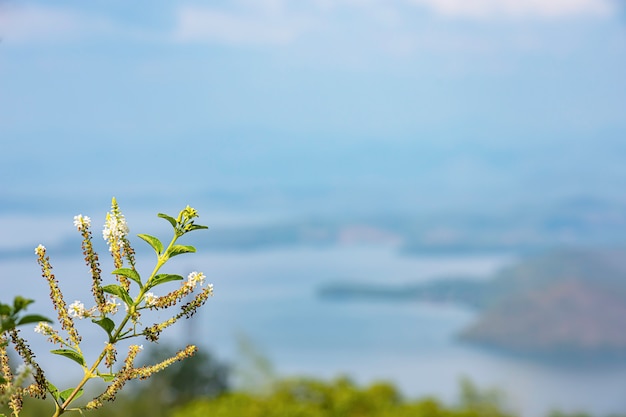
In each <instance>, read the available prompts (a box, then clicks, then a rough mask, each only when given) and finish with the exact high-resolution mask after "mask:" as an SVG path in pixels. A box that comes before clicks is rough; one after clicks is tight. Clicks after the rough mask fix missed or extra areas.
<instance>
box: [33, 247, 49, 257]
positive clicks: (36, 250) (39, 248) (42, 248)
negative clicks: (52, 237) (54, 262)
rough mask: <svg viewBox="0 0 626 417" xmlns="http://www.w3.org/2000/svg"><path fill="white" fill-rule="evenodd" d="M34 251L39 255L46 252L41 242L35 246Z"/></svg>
mask: <svg viewBox="0 0 626 417" xmlns="http://www.w3.org/2000/svg"><path fill="white" fill-rule="evenodd" d="M35 253H36V254H37V255H39V256H43V255H44V254H45V253H46V247H45V246H44V245H42V244H39V246H37V247H36V248H35Z"/></svg>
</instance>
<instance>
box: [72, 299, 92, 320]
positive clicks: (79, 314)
mask: <svg viewBox="0 0 626 417" xmlns="http://www.w3.org/2000/svg"><path fill="white" fill-rule="evenodd" d="M67 312H68V313H69V314H70V316H72V317H76V318H79V319H83V318H85V317H86V312H87V311H86V310H85V305H84V304H83V303H81V302H80V301H78V300H76V301H74V302H73V303H72V304H70V306H69V307H68V311H67Z"/></svg>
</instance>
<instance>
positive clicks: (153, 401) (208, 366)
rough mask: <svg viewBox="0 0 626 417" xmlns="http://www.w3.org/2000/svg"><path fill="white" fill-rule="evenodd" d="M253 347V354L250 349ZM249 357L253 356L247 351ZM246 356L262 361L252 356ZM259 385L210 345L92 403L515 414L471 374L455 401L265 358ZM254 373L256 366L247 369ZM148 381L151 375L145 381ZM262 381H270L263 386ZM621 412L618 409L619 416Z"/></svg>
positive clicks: (447, 416)
mask: <svg viewBox="0 0 626 417" xmlns="http://www.w3.org/2000/svg"><path fill="white" fill-rule="evenodd" d="M171 351H172V350H171V349H170V348H169V347H167V346H157V347H156V348H153V349H152V350H151V351H150V352H149V355H148V356H149V357H148V358H147V359H146V362H154V361H155V360H158V359H160V358H163V357H166V356H168V355H170V354H171ZM248 353H249V352H248ZM251 355H253V354H251ZM248 359H250V358H248ZM252 359H253V360H252V361H250V360H248V363H250V362H252V363H257V364H258V363H259V360H258V357H253V358H252ZM262 365H263V367H264V369H262V370H261V374H263V375H265V380H261V379H260V378H257V379H256V381H255V383H256V384H257V386H251V385H247V386H244V387H243V388H238V389H233V387H232V385H231V379H232V371H233V369H232V368H231V367H230V366H229V365H227V364H225V363H223V362H221V361H218V360H217V359H215V358H214V357H213V356H212V355H210V354H209V353H206V350H201V351H200V352H198V353H197V354H196V355H195V356H194V357H193V358H191V359H188V360H185V361H183V362H181V363H179V364H176V365H174V366H171V367H169V368H168V369H167V370H165V371H163V372H161V373H158V374H156V375H153V376H152V377H151V378H150V379H149V380H148V381H144V382H143V383H142V384H136V385H134V386H132V387H130V389H129V390H128V391H126V392H125V394H123V395H121V396H120V397H119V398H118V399H117V400H116V401H115V403H113V404H109V406H108V407H104V408H103V409H99V410H94V411H87V412H85V413H84V415H85V416H92V417H105V416H106V417H144V416H150V417H208V416H211V417H242V416H245V417H516V415H515V414H514V413H512V412H510V411H509V410H507V408H506V406H505V405H504V401H503V397H502V395H501V393H500V392H499V391H498V390H481V389H479V388H478V387H476V386H475V385H474V384H473V383H472V382H471V381H469V380H467V379H463V380H462V381H461V383H460V398H459V400H458V401H457V403H456V404H452V405H450V404H443V403H442V402H441V401H439V400H437V399H435V398H422V399H417V400H414V399H406V398H404V397H403V396H402V395H401V393H400V392H399V390H398V389H397V388H396V387H395V386H394V385H393V384H391V383H386V382H377V383H373V384H371V385H369V386H366V387H360V386H358V385H357V384H355V383H354V382H353V381H351V380H350V379H349V378H346V377H340V378H337V379H334V380H331V381H322V380H317V379H312V378H306V377H302V378H282V379H281V378H273V377H271V375H270V374H271V372H269V371H268V369H265V368H267V364H262ZM244 371H245V372H244V373H243V375H248V376H249V375H250V374H253V373H254V372H255V370H250V369H247V370H244ZM146 382H147V383H146ZM262 384H265V385H266V386H263V387H262V386H260V385H262ZM27 402H28V404H26V406H25V407H24V411H23V412H22V415H23V416H24V417H38V416H42V415H46V413H47V412H49V410H50V409H51V407H52V408H53V405H52V403H51V402H48V401H36V400H28V401H27ZM546 417H589V416H588V415H586V414H584V413H576V414H565V413H561V412H554V413H552V414H550V415H549V416H546ZM615 417H617V416H615Z"/></svg>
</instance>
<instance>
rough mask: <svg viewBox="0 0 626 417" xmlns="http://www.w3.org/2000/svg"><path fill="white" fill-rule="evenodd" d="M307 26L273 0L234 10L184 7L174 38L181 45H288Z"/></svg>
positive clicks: (308, 23)
mask: <svg viewBox="0 0 626 417" xmlns="http://www.w3.org/2000/svg"><path fill="white" fill-rule="evenodd" d="M311 23H312V20H311V19H308V18H302V17H299V16H295V15H289V14H287V13H286V12H285V11H284V8H283V3H282V2H280V1H273V0H266V1H264V2H260V3H259V4H258V5H257V7H255V8H253V9H248V10H246V9H245V8H244V10H238V11H222V10H215V9H209V8H205V7H198V6H186V7H182V8H180V9H179V10H178V16H177V24H176V28H175V31H174V37H175V39H176V40H178V41H185V42H187V41H192V42H216V43H228V44H238V45H241V44H272V45H275V44H288V43H291V42H292V41H294V40H295V39H296V38H297V37H298V36H300V35H301V34H302V33H304V32H306V31H307V30H308V28H309V27H310V26H311Z"/></svg>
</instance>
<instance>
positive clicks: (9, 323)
mask: <svg viewBox="0 0 626 417" xmlns="http://www.w3.org/2000/svg"><path fill="white" fill-rule="evenodd" d="M11 329H15V320H13V317H9V318H7V319H4V320H2V331H1V332H0V333H4V332H5V331H7V330H11Z"/></svg>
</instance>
